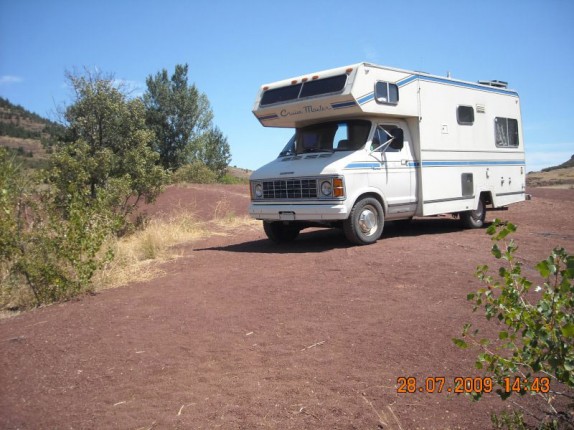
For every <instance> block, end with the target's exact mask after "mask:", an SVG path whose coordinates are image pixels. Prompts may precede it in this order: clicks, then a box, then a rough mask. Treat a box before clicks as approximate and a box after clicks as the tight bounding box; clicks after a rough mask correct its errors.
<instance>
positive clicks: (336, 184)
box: [333, 178, 345, 197]
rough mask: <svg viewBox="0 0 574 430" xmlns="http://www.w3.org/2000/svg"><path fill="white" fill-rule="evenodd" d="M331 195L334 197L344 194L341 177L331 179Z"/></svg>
mask: <svg viewBox="0 0 574 430" xmlns="http://www.w3.org/2000/svg"><path fill="white" fill-rule="evenodd" d="M333 196H334V197H344V196H345V188H344V187H343V178H334V179H333Z"/></svg>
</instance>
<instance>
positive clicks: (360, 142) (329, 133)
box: [279, 120, 371, 157]
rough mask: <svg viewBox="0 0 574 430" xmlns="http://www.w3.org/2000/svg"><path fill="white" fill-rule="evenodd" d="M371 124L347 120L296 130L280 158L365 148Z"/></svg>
mask: <svg viewBox="0 0 574 430" xmlns="http://www.w3.org/2000/svg"><path fill="white" fill-rule="evenodd" d="M370 130H371V122H370V121H365V120H349V121H336V122H326V123H322V124H314V125H310V126H307V127H302V128H298V129H297V130H296V132H295V135H294V136H293V137H292V138H291V140H289V142H288V143H287V145H286V146H285V148H283V151H281V153H280V154H279V156H280V157H283V156H286V155H294V154H305V153H309V152H333V151H356V150H357V149H361V148H362V147H363V146H365V143H366V142H367V138H368V137H369V131H370Z"/></svg>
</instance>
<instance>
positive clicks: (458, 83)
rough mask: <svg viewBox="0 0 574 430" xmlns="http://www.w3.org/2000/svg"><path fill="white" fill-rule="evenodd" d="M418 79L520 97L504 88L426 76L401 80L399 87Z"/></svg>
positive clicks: (398, 83)
mask: <svg viewBox="0 0 574 430" xmlns="http://www.w3.org/2000/svg"><path fill="white" fill-rule="evenodd" d="M417 79H420V80H421V81H427V82H436V83H438V84H446V85H452V86H455V87H463V88H470V89H473V90H479V91H486V92H490V93H497V94H506V95H510V96H515V97H518V93H517V92H515V91H511V90H505V89H502V88H495V87H489V86H485V85H480V84H472V83H469V82H461V81H455V80H452V79H447V78H439V77H436V76H426V75H411V76H408V77H406V78H405V79H401V80H400V81H398V82H397V85H398V86H399V87H404V86H405V85H408V84H410V83H411V82H414V81H415V80H417Z"/></svg>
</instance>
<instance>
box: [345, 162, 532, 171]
mask: <svg viewBox="0 0 574 430" xmlns="http://www.w3.org/2000/svg"><path fill="white" fill-rule="evenodd" d="M384 164H385V163H384V162H383V163H373V162H364V161H358V162H354V163H349V164H347V165H346V166H345V169H380V168H382V166H383V165H384ZM524 165H525V164H524V161H522V160H504V161H492V160H490V161H489V160H476V161H474V160H467V161H454V160H440V161H439V160H433V161H423V162H420V161H409V162H408V163H407V167H421V166H422V167H460V166H524Z"/></svg>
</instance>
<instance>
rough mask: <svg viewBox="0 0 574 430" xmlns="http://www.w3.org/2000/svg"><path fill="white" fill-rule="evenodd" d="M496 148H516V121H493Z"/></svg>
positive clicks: (500, 119)
mask: <svg viewBox="0 0 574 430" xmlns="http://www.w3.org/2000/svg"><path fill="white" fill-rule="evenodd" d="M494 129H495V139H496V146H499V147H517V146H518V143H519V142H518V121H517V120H515V119H512V118H495V119H494Z"/></svg>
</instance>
